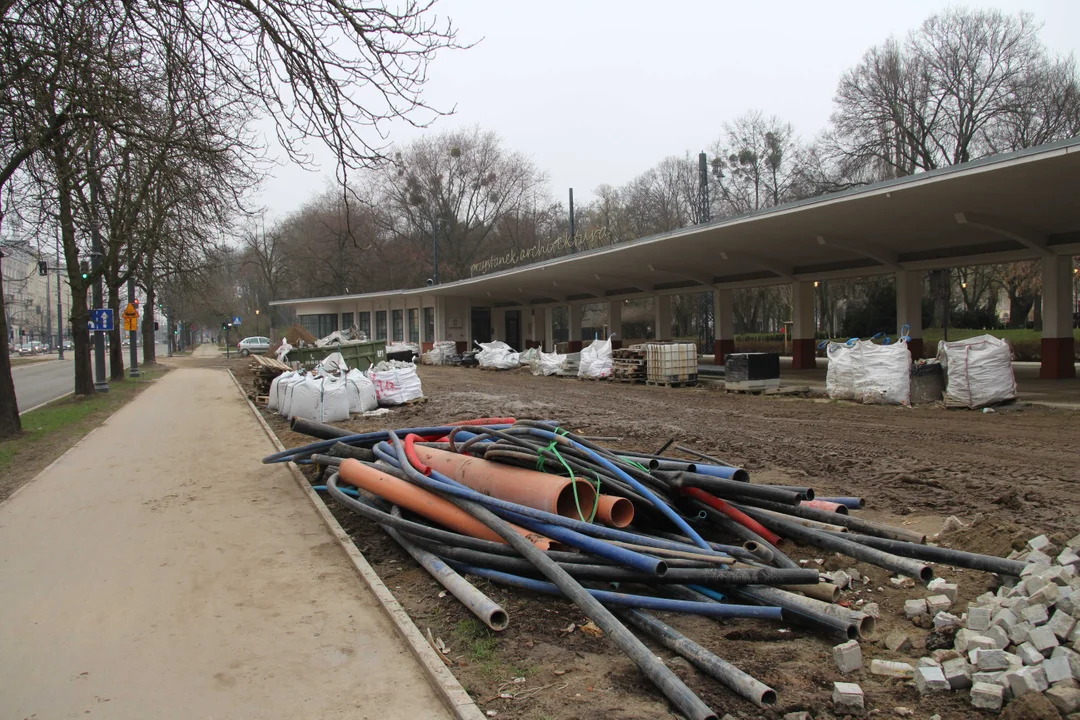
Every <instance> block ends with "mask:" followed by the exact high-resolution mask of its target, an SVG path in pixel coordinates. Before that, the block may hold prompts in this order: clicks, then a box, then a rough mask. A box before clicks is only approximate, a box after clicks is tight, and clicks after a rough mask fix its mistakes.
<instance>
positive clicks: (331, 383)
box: [312, 376, 349, 423]
mask: <svg viewBox="0 0 1080 720" xmlns="http://www.w3.org/2000/svg"><path fill="white" fill-rule="evenodd" d="M312 419H314V420H318V421H319V422H324V423H333V422H342V421H344V420H348V419H349V384H348V380H346V378H345V377H344V376H342V377H327V378H323V383H322V396H321V397H320V402H319V414H318V416H317V417H315V418H312Z"/></svg>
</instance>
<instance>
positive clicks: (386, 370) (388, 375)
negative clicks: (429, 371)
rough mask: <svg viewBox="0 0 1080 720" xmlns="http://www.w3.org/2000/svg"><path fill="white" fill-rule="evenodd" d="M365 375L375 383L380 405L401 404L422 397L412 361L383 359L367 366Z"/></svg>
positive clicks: (422, 393)
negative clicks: (369, 366)
mask: <svg viewBox="0 0 1080 720" xmlns="http://www.w3.org/2000/svg"><path fill="white" fill-rule="evenodd" d="M367 376H368V379H369V380H371V382H372V383H373V384H374V385H375V395H376V397H377V398H378V400H379V404H380V405H383V406H386V405H402V404H404V403H407V402H409V401H410V400H416V399H418V398H422V397H424V390H423V388H422V387H421V385H420V378H419V376H418V375H417V374H416V366H415V365H413V364H412V363H407V362H400V361H398V360H384V361H383V362H381V363H379V364H378V365H374V366H372V367H371V368H369V369H368V371H367Z"/></svg>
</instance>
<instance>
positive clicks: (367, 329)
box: [358, 312, 371, 339]
mask: <svg viewBox="0 0 1080 720" xmlns="http://www.w3.org/2000/svg"><path fill="white" fill-rule="evenodd" d="M358 327H359V329H360V332H362V333H364V335H365V336H366V337H367V338H368V339H371V313H369V312H362V313H360V322H359V323H358Z"/></svg>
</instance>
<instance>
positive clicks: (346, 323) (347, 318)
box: [341, 313, 353, 330]
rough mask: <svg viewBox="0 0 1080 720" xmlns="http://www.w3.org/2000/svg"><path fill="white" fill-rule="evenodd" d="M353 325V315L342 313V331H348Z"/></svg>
mask: <svg viewBox="0 0 1080 720" xmlns="http://www.w3.org/2000/svg"><path fill="white" fill-rule="evenodd" d="M352 324H353V314H352V313H341V329H342V330H348V329H349V328H351V327H352Z"/></svg>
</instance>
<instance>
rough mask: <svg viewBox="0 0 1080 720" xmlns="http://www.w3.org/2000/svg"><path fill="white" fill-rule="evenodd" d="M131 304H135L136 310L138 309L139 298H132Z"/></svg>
mask: <svg viewBox="0 0 1080 720" xmlns="http://www.w3.org/2000/svg"><path fill="white" fill-rule="evenodd" d="M131 304H132V305H134V306H135V309H136V310H138V309H139V298H135V299H134V300H132V301H131Z"/></svg>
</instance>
